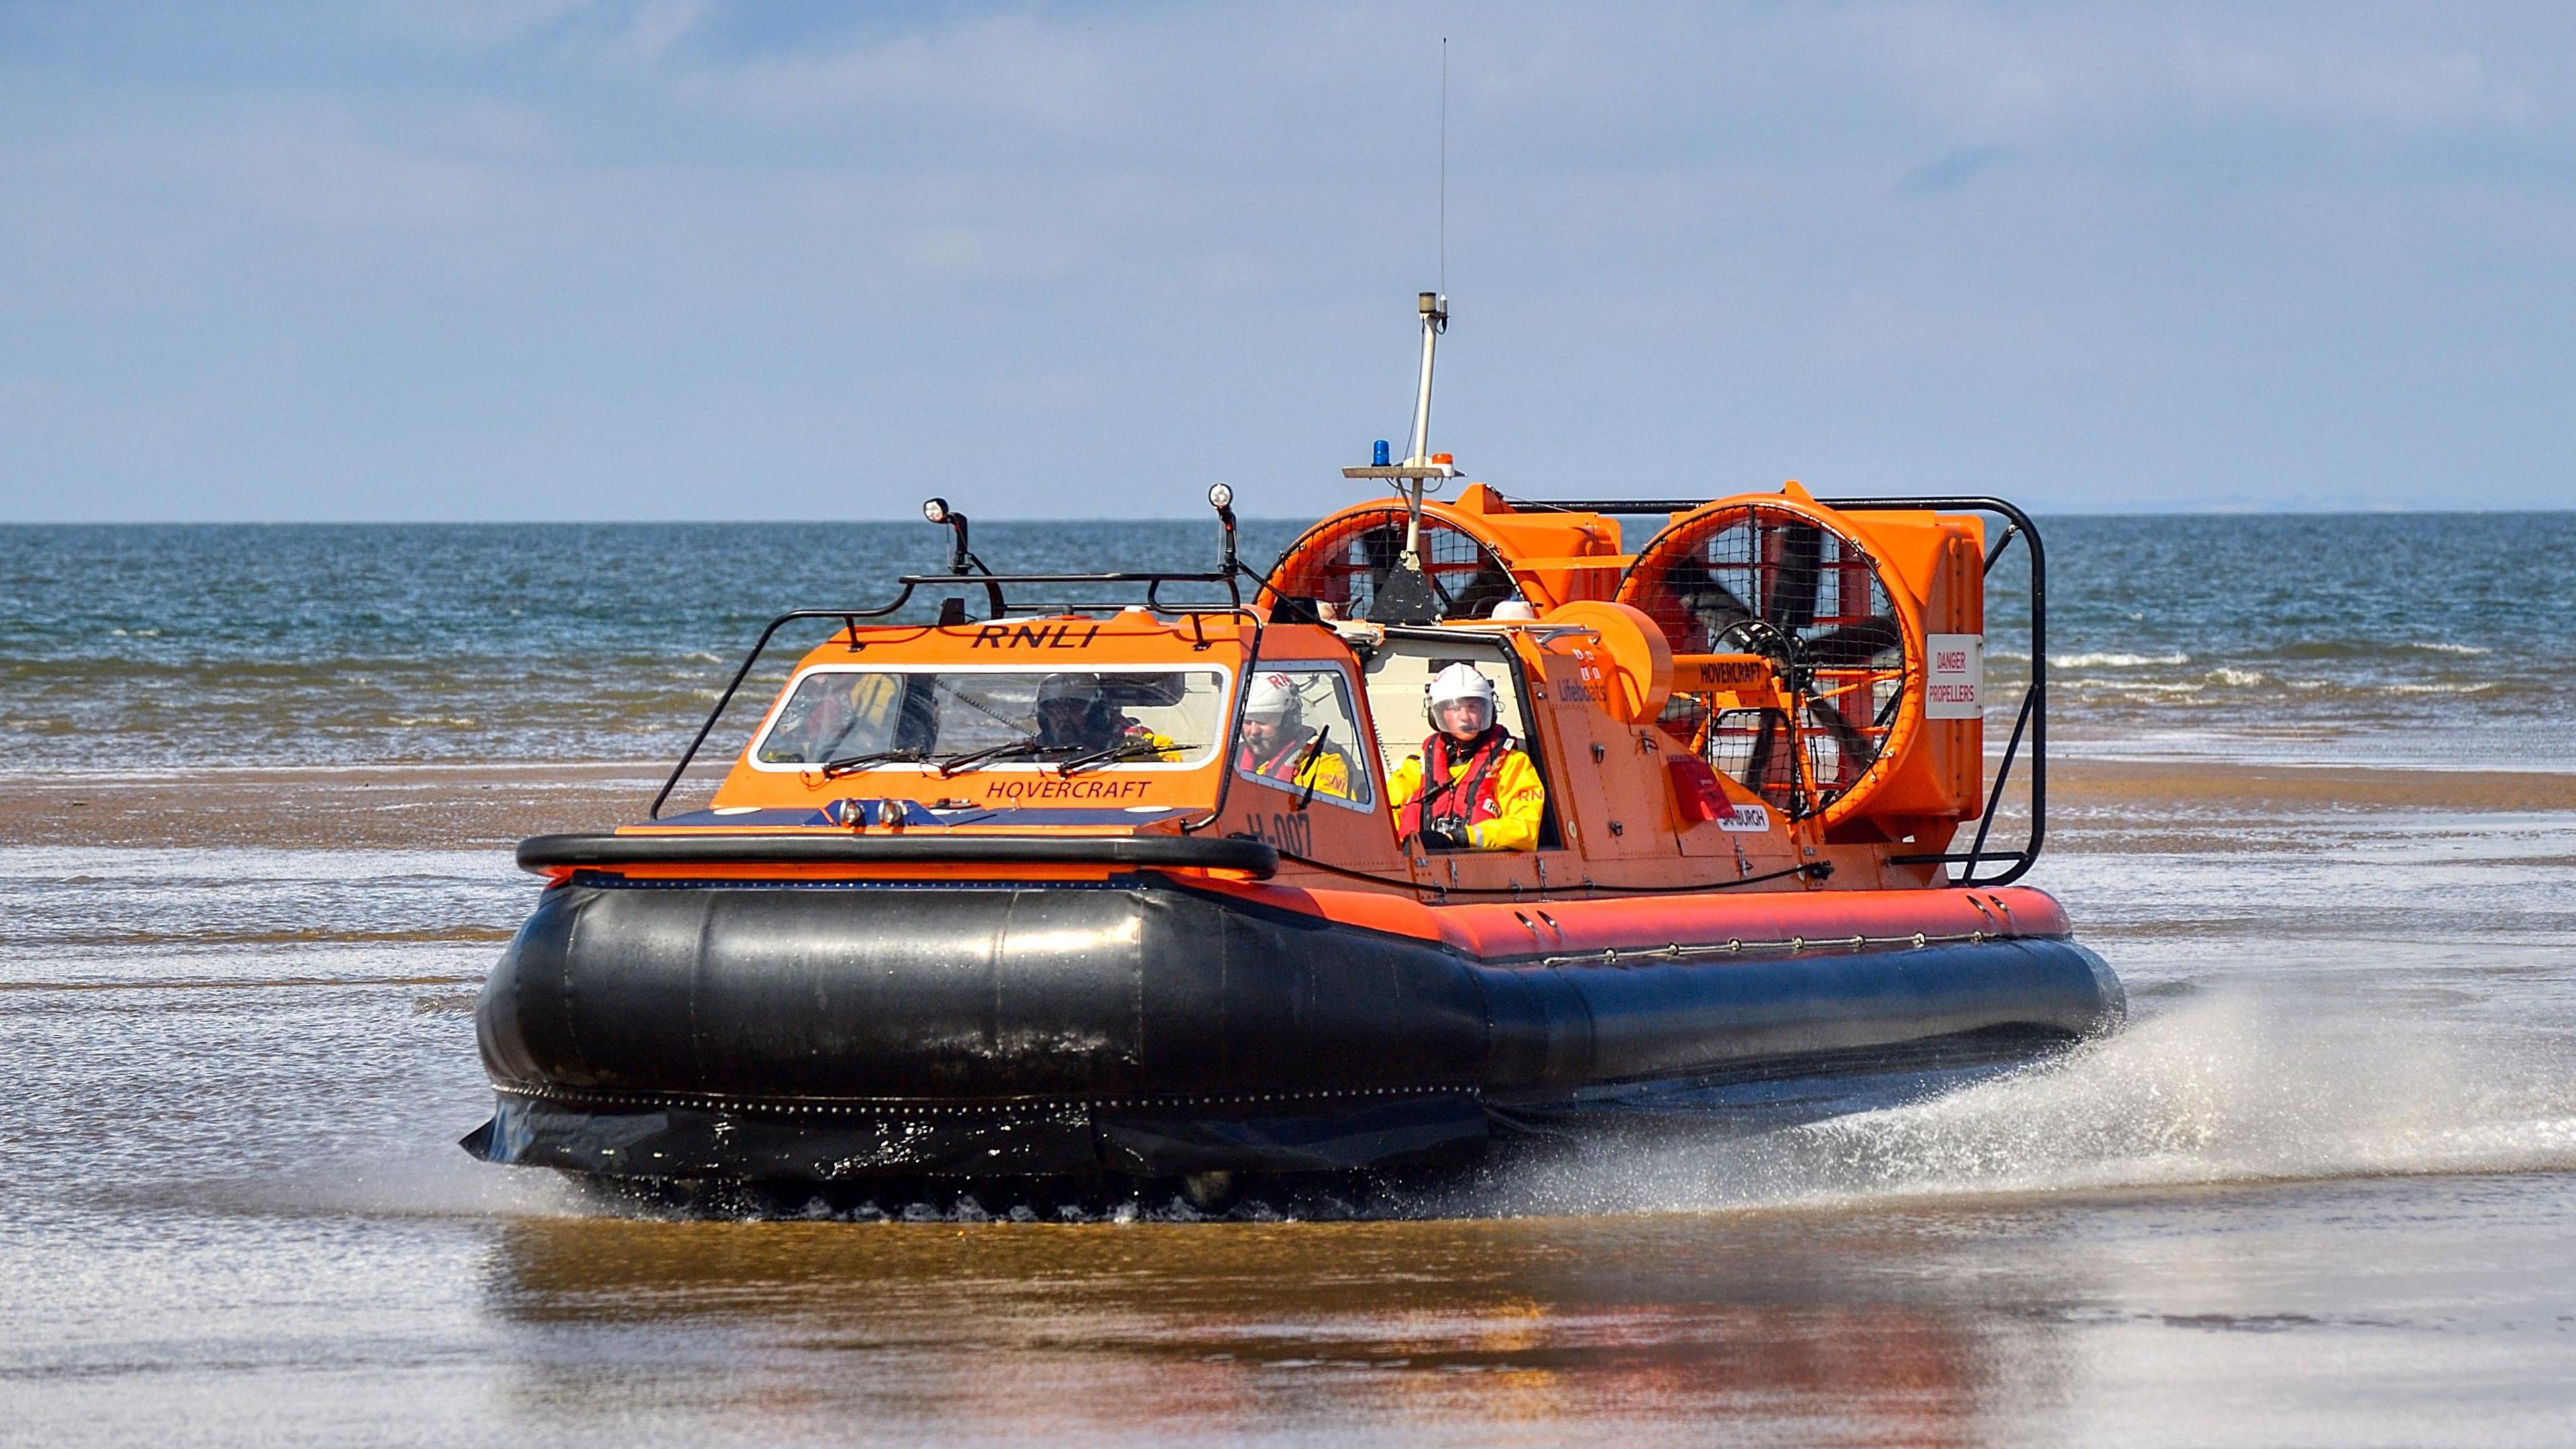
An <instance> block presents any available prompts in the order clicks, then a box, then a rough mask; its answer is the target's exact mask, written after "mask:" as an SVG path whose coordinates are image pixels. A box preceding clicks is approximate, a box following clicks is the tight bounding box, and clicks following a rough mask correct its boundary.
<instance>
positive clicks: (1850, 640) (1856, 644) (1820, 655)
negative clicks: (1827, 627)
mask: <svg viewBox="0 0 2576 1449" xmlns="http://www.w3.org/2000/svg"><path fill="white" fill-rule="evenodd" d="M1904 644H1905V635H1904V633H1903V632H1902V631H1900V630H1899V629H1898V628H1897V627H1896V621H1895V620H1894V619H1890V618H1888V617H1886V616H1885V615H1881V616H1879V617H1878V618H1875V619H1867V620H1863V621H1862V622H1860V623H1858V624H1846V625H1844V626H1843V627H1841V628H1839V629H1836V630H1833V631H1832V632H1830V633H1826V634H1819V635H1817V636H1816V637H1815V638H1813V639H1810V640H1808V641H1807V643H1806V653H1807V662H1808V663H1810V664H1820V665H1825V666H1829V667H1830V666H1837V665H1839V666H1844V667H1848V666H1851V665H1855V664H1868V663H1871V662H1872V661H1874V660H1876V659H1877V658H1878V656H1879V655H1881V654H1884V653H1887V652H1889V651H1890V650H1894V649H1900V648H1902V647H1904Z"/></svg>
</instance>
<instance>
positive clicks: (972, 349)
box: [0, 0, 2576, 522]
mask: <svg viewBox="0 0 2576 1449" xmlns="http://www.w3.org/2000/svg"><path fill="white" fill-rule="evenodd" d="M1444 38H1445V40H1446V42H1447V46H1446V53H1447V62H1446V63H1447V72H1448V74H1447V105H1446V163H1445V171H1446V201H1445V228H1444V222H1443V216H1444V205H1443V200H1442V185H1441V177H1442V173H1443V161H1442V131H1443V119H1442V111H1443V107H1442V100H1441V92H1442V82H1441V70H1442V52H1443V40H1444ZM1444 230H1445V237H1446V244H1445V252H1444V247H1443V243H1442V237H1443V232H1444ZM1435 286H1438V287H1445V290H1446V292H1447V294H1448V296H1449V298H1450V306H1451V312H1452V319H1453V320H1452V322H1451V325H1450V329H1449V333H1448V335H1447V336H1446V337H1445V338H1444V339H1443V341H1442V349H1441V352H1440V368H1439V387H1438V390H1437V393H1436V396H1435V404H1434V409H1433V418H1432V434H1433V445H1434V447H1435V448H1437V449H1440V450H1444V451H1449V452H1453V453H1455V454H1456V455H1457V457H1458V460H1459V462H1460V464H1461V466H1462V467H1464V468H1465V469H1466V470H1467V471H1468V472H1469V473H1470V474H1471V475H1473V476H1475V477H1479V478H1483V479H1487V480H1489V481H1492V482H1493V483H1495V484H1496V485H1497V486H1499V487H1501V488H1502V489H1503V490H1504V491H1505V492H1507V493H1514V494H1523V495H1532V496H1546V495H1550V494H1554V495H1557V496H1566V495H1580V494H1587V493H1589V494H1600V493H1620V494H1626V495H1635V494H1639V493H1653V494H1656V495H1659V496H1661V495H1670V494H1689V495H1693V496H1717V495H1719V494H1724V493H1730V492H1739V491H1747V490H1753V489H1766V488H1775V487H1777V486H1779V484H1780V483H1781V481H1782V480H1784V479H1788V478H1797V479H1800V480H1802V481H1804V482H1806V483H1807V484H1808V485H1809V486H1811V487H1813V488H1814V489H1815V490H1816V491H1817V492H1819V493H1832V494H1855V493H1871V492H1880V493H1885V492H1900V493H1919V492H1930V491H1941V492H1949V491H1973V492H1981V493H1982V492H1995V493H2002V494H2004V495H2006V496H2009V497H2013V498H2015V499H2017V500H2019V501H2021V502H2022V503H2024V504H2025V505H2026V506H2030V507H2033V508H2035V509H2040V510H2048V511H2117V512H2133V511H2163V510H2203V509H2377V508H2556V507H2568V506H2576V471H2571V463H2570V461H2569V460H2570V459H2571V457H2576V399H2571V398H2570V396H2569V393H2570V390H2571V381H2576V325H2571V323H2576V7H2569V6H2558V5H2546V4H2520V5H2496V6H2486V5H2477V4H2450V5H2441V6H2433V5H2406V6H2381V5H2373V4H2367V3H2341V4H2322V5H2297V4H2282V5H2267V6H2259V7H2256V6H2244V5H2237V4H2219V5H2194V4H2188V3H2185V4H2143V3H2124V4H2098V5H2087V4H1986V5H1980V4H1956V3H1864V4H1847V5H1846V4H1825V3H1815V4H1788V3H1760V4H1720V3H1685V4H1674V5H1661V4H1652V3H1639V4H1626V5H1616V6H1601V5H1565V6H1545V5H1522V4H1511V3H1481V4H1464V3H1460V4H1446V5H1444V4H1439V3H1423V4H1416V5H1408V6H1400V7H1370V6H1340V5H1243V6H1230V5H1216V4H1151V3H1117V4H1100V5H1085V6H1073V5H1064V6H1053V5H976V4H955V5H918V6H911V5H872V6H856V7H839V6H802V5H787V4H762V5H734V4H723V3H711V0H710V3H696V0H446V3H426V0H425V3H421V4H416V5H392V4H370V3H365V0H343V3H333V4H316V5H312V6H296V5H269V6H208V5H203V4H200V3H195V0H186V3H174V4H154V3H150V0H139V3H131V4H118V5H93V4H85V3H78V0H46V3H16V0H0V521H15V522H31V521H71V520H102V521H123V520H188V521H196V520H210V521H229V520H245V521H294V520H412V519H425V520H552V519H585V520H587V519H853V518H898V517H907V516H911V515H912V514H913V512H914V510H915V509H916V507H917V505H918V502H919V500H920V499H921V498H923V497H925V496H927V495H930V494H933V493H936V494H941V495H944V496H946V497H948V498H950V499H952V500H955V501H956V502H957V503H958V505H959V506H960V507H971V508H972V510H973V511H975V512H976V513H977V514H978V515H979V516H992V517H1013V516H1016V517H1031V518H1048V517H1065V518H1101V517H1109V518H1118V517H1171V516H1188V515H1192V514H1196V513H1198V512H1200V511H1202V510H1203V509H1204V507H1205V504H1204V502H1203V499H1204V495H1205V492H1206V489H1207V486H1208V484H1209V483H1211V482H1213V481H1217V480H1220V479H1221V480H1224V481H1226V482H1229V483H1231V484H1232V485H1233V487H1234V488H1235V490H1236V494H1237V496H1238V499H1239V502H1238V507H1239V509H1241V511H1243V512H1245V513H1247V514H1249V515H1252V516H1257V517H1302V516H1312V515H1314V514H1316V513H1318V512H1320V511H1322V510H1323V509H1325V508H1328V507H1331V506H1334V505H1337V504H1340V503H1343V502H1348V501H1352V500H1354V499H1356V498H1359V497H1362V496H1365V491H1366V490H1364V489H1363V488H1362V486H1361V485H1358V484H1353V483H1346V482H1344V481H1343V480H1342V479H1341V478H1340V476H1339V473H1338V469H1339V467H1340V466H1341V465H1343V464H1345V463H1358V462H1365V461H1367V453H1368V448H1369V443H1370V442H1371V440H1372V439H1376V438H1389V439H1392V440H1393V441H1394V442H1395V444H1396V446H1397V447H1398V449H1399V450H1400V449H1401V448H1402V446H1403V444H1404V442H1405V439H1406V433H1407V430H1408V428H1409V425H1410V419H1411V412H1412V405H1413V376H1414V369H1415V365H1416V361H1417V353H1416V349H1417V345H1418V344H1417V336H1416V332H1415V320H1414V303H1413V295H1414V293H1415V292H1417V291H1419V290H1423V289H1426V288H1431V287H1435Z"/></svg>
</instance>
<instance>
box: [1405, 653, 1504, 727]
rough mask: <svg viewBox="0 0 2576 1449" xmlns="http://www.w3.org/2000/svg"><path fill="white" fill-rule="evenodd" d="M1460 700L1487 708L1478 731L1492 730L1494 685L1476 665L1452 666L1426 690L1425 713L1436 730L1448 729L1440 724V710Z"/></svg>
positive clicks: (1440, 673) (1424, 696)
mask: <svg viewBox="0 0 2576 1449" xmlns="http://www.w3.org/2000/svg"><path fill="white" fill-rule="evenodd" d="M1459 700H1472V701H1474V702H1475V703H1477V704H1479V705H1482V706H1484V710H1483V719H1482V722H1480V723H1479V724H1478V725H1477V726H1476V728H1477V730H1479V731H1483V730H1487V729H1491V728H1492V727H1493V723H1494V682H1493V681H1492V680H1490V679H1487V678H1486V677H1485V676H1484V674H1483V672H1482V671H1480V670H1478V669H1477V668H1476V666H1475V665H1473V664H1452V665H1450V666H1449V667H1448V668H1446V669H1443V670H1441V671H1440V672H1439V673H1438V674H1436V675H1434V676H1432V680H1431V687H1430V688H1429V689H1426V690H1424V691H1423V701H1422V710H1423V713H1424V714H1425V715H1427V716H1428V717H1429V718H1430V720H1431V727H1432V728H1433V729H1442V728H1445V726H1443V725H1442V724H1441V722H1440V707H1441V706H1442V705H1444V704H1454V703H1456V702H1457V701H1459Z"/></svg>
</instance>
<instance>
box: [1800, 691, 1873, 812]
mask: <svg viewBox="0 0 2576 1449" xmlns="http://www.w3.org/2000/svg"><path fill="white" fill-rule="evenodd" d="M1807 716H1808V718H1810V719H1813V720H1814V721H1815V722H1816V723H1818V724H1820V725H1822V726H1824V727H1825V732H1826V733H1827V734H1830V735H1832V736H1833V737H1834V744H1835V745H1836V747H1837V748H1836V749H1835V751H1834V754H1835V756H1836V757H1837V761H1836V766H1835V769H1834V785H1835V787H1836V789H1837V790H1839V789H1840V788H1841V787H1842V786H1845V785H1848V784H1850V783H1851V782H1852V781H1854V780H1857V779H1859V778H1860V772H1861V771H1863V770H1866V769H1868V768H1869V763H1870V761H1871V760H1873V759H1875V758H1876V757H1877V754H1878V746H1877V744H1876V743H1875V742H1873V741H1872V740H1871V739H1870V737H1869V736H1867V735H1865V734H1862V733H1861V732H1860V729H1859V727H1858V726H1856V725H1854V724H1853V723H1852V722H1851V717H1850V716H1849V715H1846V714H1844V713H1843V712H1842V709H1841V707H1840V706H1838V705H1836V704H1835V703H1834V702H1833V701H1831V700H1826V699H1811V700H1808V701H1807Z"/></svg>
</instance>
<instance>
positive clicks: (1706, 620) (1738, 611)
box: [1663, 555, 1754, 653]
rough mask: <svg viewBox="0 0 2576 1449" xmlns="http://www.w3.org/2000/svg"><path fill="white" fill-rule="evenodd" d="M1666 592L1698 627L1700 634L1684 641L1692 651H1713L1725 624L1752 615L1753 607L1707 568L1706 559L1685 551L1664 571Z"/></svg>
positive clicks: (1682, 615) (1684, 614)
mask: <svg viewBox="0 0 2576 1449" xmlns="http://www.w3.org/2000/svg"><path fill="white" fill-rule="evenodd" d="M1663 588H1664V592H1665V595H1666V596H1667V597H1669V598H1670V599H1671V600H1672V601H1673V606H1674V608H1675V609H1676V610H1677V611H1678V612H1679V614H1680V616H1681V618H1683V619H1687V620H1689V621H1690V623H1691V624H1692V625H1695V626H1696V627H1697V628H1698V630H1699V637H1697V638H1696V639H1691V640H1688V641H1686V643H1685V645H1682V646H1677V647H1686V648H1688V649H1689V650H1690V651H1691V652H1694V653H1713V652H1716V650H1717V648H1718V644H1717V641H1718V639H1719V637H1720V636H1721V635H1723V634H1724V633H1725V632H1726V629H1727V626H1728V625H1730V624H1734V623H1737V622H1738V621H1740V620H1744V619H1750V618H1752V617H1754V614H1753V608H1752V606H1751V605H1749V604H1747V603H1745V602H1744V600H1742V599H1740V598H1738V597H1736V594H1735V591H1734V590H1733V589H1730V588H1728V587H1727V586H1726V585H1724V584H1721V583H1719V582H1718V581H1717V576H1716V575H1715V574H1713V573H1711V572H1709V568H1708V563H1707V561H1706V560H1704V559H1701V558H1698V557H1696V556H1693V555H1685V556H1683V557H1682V558H1681V559H1679V560H1677V561H1676V562H1675V563H1674V564H1673V566H1672V568H1671V569H1670V570H1669V571H1667V572H1666V573H1665V575H1664V580H1663Z"/></svg>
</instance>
